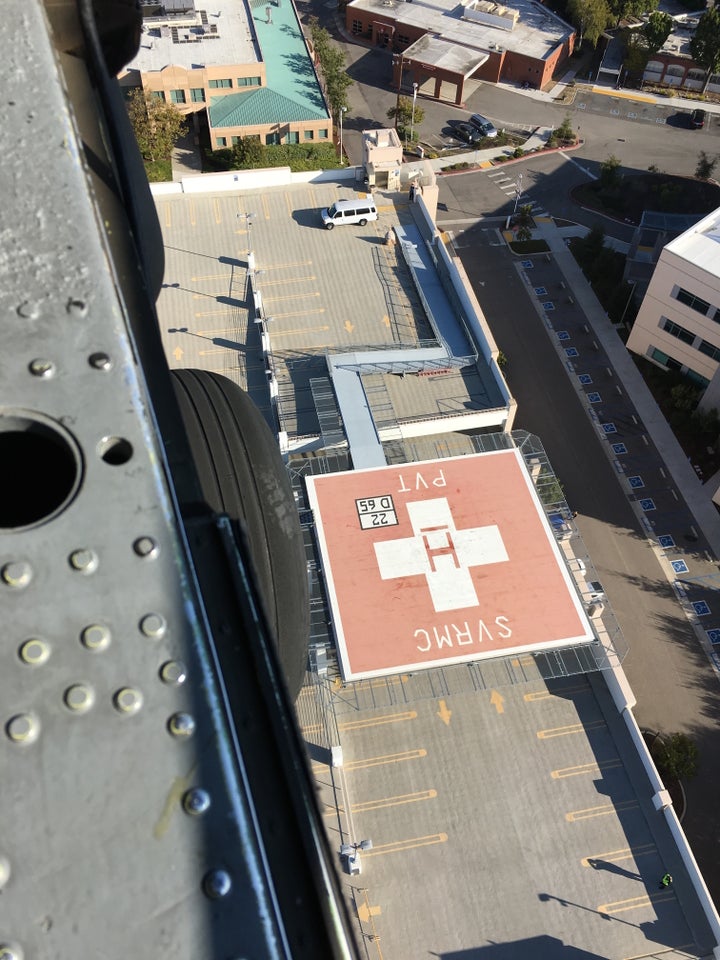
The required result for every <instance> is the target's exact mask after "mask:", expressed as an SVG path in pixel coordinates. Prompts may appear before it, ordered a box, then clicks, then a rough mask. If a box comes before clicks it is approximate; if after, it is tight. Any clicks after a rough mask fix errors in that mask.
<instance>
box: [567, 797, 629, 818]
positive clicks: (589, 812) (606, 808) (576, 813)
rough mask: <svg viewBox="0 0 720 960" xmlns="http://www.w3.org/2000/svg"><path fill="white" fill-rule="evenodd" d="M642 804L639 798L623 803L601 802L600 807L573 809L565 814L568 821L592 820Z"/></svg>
mask: <svg viewBox="0 0 720 960" xmlns="http://www.w3.org/2000/svg"><path fill="white" fill-rule="evenodd" d="M639 806H640V804H639V803H638V801H637V800H623V801H622V802H621V803H601V804H600V806H598V807H587V808H586V809H585V810H571V811H570V813H566V814H565V819H566V820H567V822H568V823H578V822H579V821H580V820H592V818H593V817H607V816H608V815H609V814H613V813H619V812H620V811H621V810H634V809H635V808H636V807H639Z"/></svg>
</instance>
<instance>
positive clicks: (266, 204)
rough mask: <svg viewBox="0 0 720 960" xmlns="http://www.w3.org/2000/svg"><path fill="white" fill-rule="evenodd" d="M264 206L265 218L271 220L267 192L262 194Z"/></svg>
mask: <svg viewBox="0 0 720 960" xmlns="http://www.w3.org/2000/svg"><path fill="white" fill-rule="evenodd" d="M262 208H263V214H264V216H265V219H266V220H269V219H270V207H269V206H268V200H267V196H266V195H265V194H263V195H262Z"/></svg>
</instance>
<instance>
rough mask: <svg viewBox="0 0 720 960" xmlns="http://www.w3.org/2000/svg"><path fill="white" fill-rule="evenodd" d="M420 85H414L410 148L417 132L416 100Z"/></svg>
mask: <svg viewBox="0 0 720 960" xmlns="http://www.w3.org/2000/svg"><path fill="white" fill-rule="evenodd" d="M417 91H418V85H417V84H416V83H413V105H412V119H411V121H410V146H412V145H413V132H414V130H415V100H416V99H417Z"/></svg>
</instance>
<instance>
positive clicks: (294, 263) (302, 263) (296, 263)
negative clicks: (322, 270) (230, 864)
mask: <svg viewBox="0 0 720 960" xmlns="http://www.w3.org/2000/svg"><path fill="white" fill-rule="evenodd" d="M311 266H312V260H291V261H289V262H288V263H269V264H268V263H265V261H263V270H265V271H266V272H267V271H268V270H286V269H289V268H290V267H311Z"/></svg>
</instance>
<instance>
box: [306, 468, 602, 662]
mask: <svg viewBox="0 0 720 960" xmlns="http://www.w3.org/2000/svg"><path fill="white" fill-rule="evenodd" d="M307 485H308V497H309V500H310V504H311V506H312V509H313V511H314V514H315V523H316V529H317V534H318V543H319V547H320V552H321V557H322V564H323V570H324V575H325V583H326V587H327V592H328V599H329V602H330V608H331V611H332V620H333V629H334V632H335V637H336V641H337V645H338V654H339V658H340V663H341V668H342V672H343V676H344V678H345V679H346V680H353V679H360V678H362V677H372V676H379V675H382V674H387V673H395V672H398V671H405V670H411V669H417V668H418V667H434V666H439V665H442V664H448V663H459V662H462V661H468V660H477V659H480V658H484V657H492V656H506V655H508V654H516V653H521V652H527V651H539V650H544V649H550V648H553V647H561V646H568V645H571V644H576V643H583V642H588V641H591V640H593V639H594V634H593V631H592V627H591V626H590V623H589V621H588V619H587V617H586V616H585V613H584V610H583V606H582V602H581V600H580V597H579V595H578V593H577V591H576V589H575V586H574V584H573V581H572V577H571V576H570V574H569V572H568V570H567V567H566V565H565V562H564V560H563V557H562V554H561V552H560V550H559V549H558V545H557V542H556V540H555V537H554V535H553V533H552V531H551V529H550V524H549V523H548V521H547V519H546V517H545V513H544V511H543V508H542V505H541V503H540V501H539V499H538V497H537V494H536V493H535V489H534V487H533V484H532V481H531V479H530V476H529V475H528V472H527V469H526V467H525V465H524V462H523V459H522V456H521V454H520V453H519V452H518V451H517V450H502V451H498V452H492V453H483V454H478V455H475V456H467V457H458V458H454V459H443V460H431V461H423V462H420V463H413V464H405V465H401V466H393V467H381V468H378V469H372V470H355V471H349V472H346V473H336V474H330V475H325V476H320V477H318V476H316V477H308V478H307Z"/></svg>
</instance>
